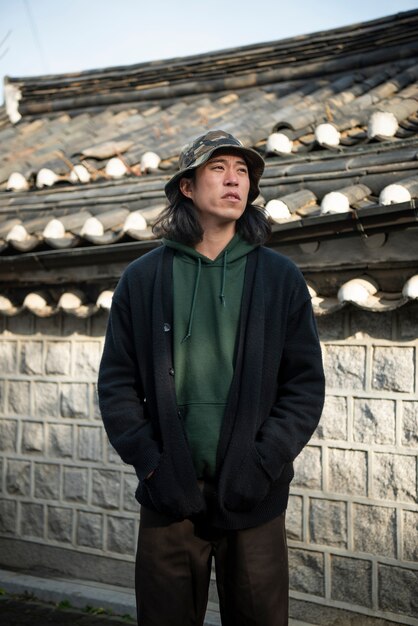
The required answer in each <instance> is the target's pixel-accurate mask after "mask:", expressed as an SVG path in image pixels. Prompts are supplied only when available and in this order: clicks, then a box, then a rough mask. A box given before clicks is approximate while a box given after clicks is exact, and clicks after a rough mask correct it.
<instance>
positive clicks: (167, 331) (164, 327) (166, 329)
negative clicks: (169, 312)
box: [163, 322, 171, 333]
mask: <svg viewBox="0 0 418 626" xmlns="http://www.w3.org/2000/svg"><path fill="white" fill-rule="evenodd" d="M163 329H164V332H165V333H169V332H170V330H171V326H170V324H168V323H167V322H165V323H164V326H163Z"/></svg>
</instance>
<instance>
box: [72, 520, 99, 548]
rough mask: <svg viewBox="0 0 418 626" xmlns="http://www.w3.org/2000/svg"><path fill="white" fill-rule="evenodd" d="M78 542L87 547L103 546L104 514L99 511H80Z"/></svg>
mask: <svg viewBox="0 0 418 626" xmlns="http://www.w3.org/2000/svg"><path fill="white" fill-rule="evenodd" d="M77 543H78V545H79V546H84V547H86V548H96V549H102V548H103V516H102V515H100V514H99V513H87V512H85V511H79V512H78V523H77Z"/></svg>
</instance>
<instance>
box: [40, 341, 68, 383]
mask: <svg viewBox="0 0 418 626" xmlns="http://www.w3.org/2000/svg"><path fill="white" fill-rule="evenodd" d="M70 367H71V344H70V342H69V341H50V342H48V343H47V345H46V358H45V372H46V373H47V374H52V375H59V374H69V373H70Z"/></svg>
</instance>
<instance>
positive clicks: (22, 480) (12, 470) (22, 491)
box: [6, 460, 30, 496]
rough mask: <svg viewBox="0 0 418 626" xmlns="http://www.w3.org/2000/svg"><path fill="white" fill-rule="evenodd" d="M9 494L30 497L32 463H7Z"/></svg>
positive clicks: (7, 488)
mask: <svg viewBox="0 0 418 626" xmlns="http://www.w3.org/2000/svg"><path fill="white" fill-rule="evenodd" d="M6 490H7V493H9V494H10V495H14V496H30V463H29V462H28V461H12V460H8V461H7V473H6Z"/></svg>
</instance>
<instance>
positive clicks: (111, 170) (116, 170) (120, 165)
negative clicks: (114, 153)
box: [105, 157, 128, 178]
mask: <svg viewBox="0 0 418 626" xmlns="http://www.w3.org/2000/svg"><path fill="white" fill-rule="evenodd" d="M105 172H106V174H107V175H108V176H110V177H111V178H123V176H125V174H127V172H128V168H127V167H126V165H125V163H124V162H123V161H122V159H119V158H118V157H113V159H110V161H108V162H107V163H106V167H105Z"/></svg>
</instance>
